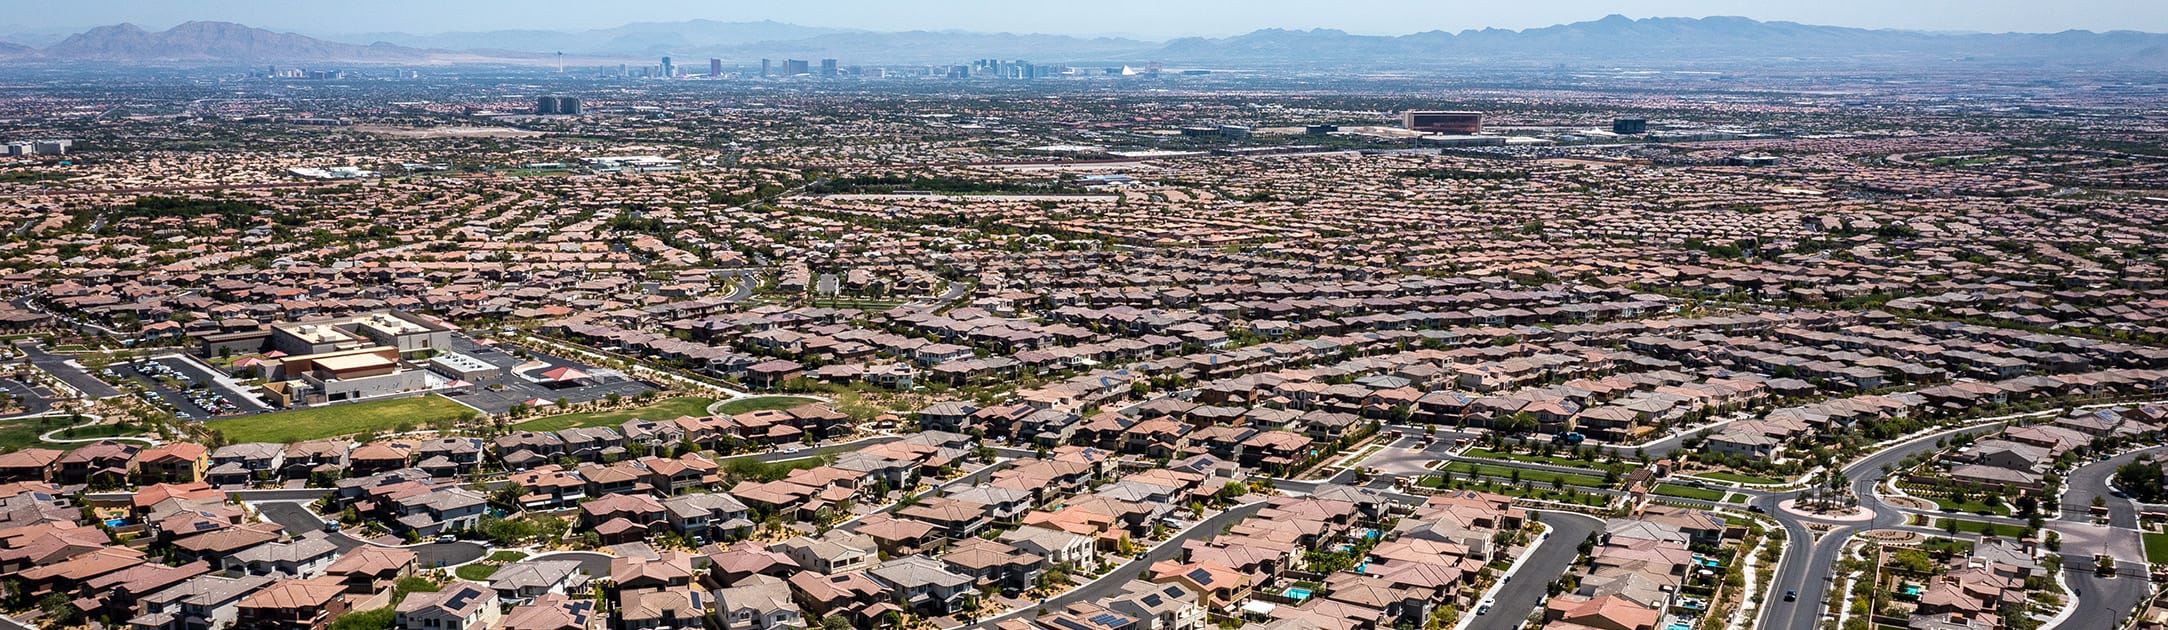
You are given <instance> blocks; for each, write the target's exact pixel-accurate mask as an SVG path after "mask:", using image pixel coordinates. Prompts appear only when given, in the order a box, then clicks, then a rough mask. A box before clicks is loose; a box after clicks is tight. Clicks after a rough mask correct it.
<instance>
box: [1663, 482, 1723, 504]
mask: <svg viewBox="0 0 2168 630" xmlns="http://www.w3.org/2000/svg"><path fill="white" fill-rule="evenodd" d="M1649 491H1650V492H1654V493H1656V494H1659V495H1662V496H1667V497H1680V498H1685V499H1700V500H1703V501H1708V502H1711V503H1714V502H1718V501H1722V500H1724V495H1726V494H1730V493H1727V492H1724V491H1722V490H1711V489H1708V488H1695V487H1691V486H1681V485H1675V484H1668V483H1659V484H1656V487H1655V488H1652V489H1650V490H1649Z"/></svg>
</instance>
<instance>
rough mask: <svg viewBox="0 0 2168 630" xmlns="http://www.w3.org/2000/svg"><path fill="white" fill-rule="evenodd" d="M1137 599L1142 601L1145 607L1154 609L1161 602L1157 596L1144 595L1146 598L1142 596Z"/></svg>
mask: <svg viewBox="0 0 2168 630" xmlns="http://www.w3.org/2000/svg"><path fill="white" fill-rule="evenodd" d="M1137 599H1138V601H1142V602H1144V605H1146V606H1155V607H1156V606H1158V605H1159V602H1160V601H1161V600H1160V599H1159V596H1158V595H1146V596H1143V597H1139V598H1137Z"/></svg>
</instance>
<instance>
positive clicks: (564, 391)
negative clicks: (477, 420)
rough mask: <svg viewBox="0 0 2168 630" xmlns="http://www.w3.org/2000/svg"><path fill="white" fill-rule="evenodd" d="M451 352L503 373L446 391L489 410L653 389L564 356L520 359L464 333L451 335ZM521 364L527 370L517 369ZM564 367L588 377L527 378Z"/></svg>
mask: <svg viewBox="0 0 2168 630" xmlns="http://www.w3.org/2000/svg"><path fill="white" fill-rule="evenodd" d="M452 351H453V352H457V353H460V354H464V355H467V356H470V357H474V358H476V359H480V360H481V361H483V362H486V363H489V364H490V365H492V366H495V367H496V368H497V369H499V370H501V371H502V372H503V375H501V376H499V377H497V378H493V379H484V380H480V381H477V382H475V384H474V385H475V386H474V387H471V388H468V390H469V391H467V392H464V393H447V394H448V395H450V396H451V398H452V399H453V400H457V401H459V402H462V403H466V404H467V405H468V406H472V407H474V408H476V409H480V410H482V411H485V412H489V413H504V412H505V411H506V410H509V409H511V408H513V407H517V406H519V405H521V404H524V403H526V402H527V401H530V400H534V399H537V398H539V399H542V400H547V401H550V402H556V401H557V399H560V398H562V399H564V400H565V402H568V403H582V402H588V401H593V400H601V399H603V398H607V397H609V395H610V394H617V395H619V396H625V397H631V396H637V395H640V394H642V393H645V392H648V391H653V390H654V389H656V388H655V387H654V386H652V385H649V384H647V383H644V382H641V381H638V380H634V379H632V378H631V377H628V376H625V375H624V374H621V373H619V372H616V371H614V370H608V369H603V368H599V367H595V366H592V365H588V364H585V363H580V362H577V361H573V360H570V359H566V358H563V357H558V356H553V355H547V354H538V353H530V355H529V358H524V359H523V358H520V357H518V356H514V355H512V353H509V352H506V351H504V350H501V349H498V348H497V347H495V346H489V345H483V344H479V343H476V342H475V341H474V340H473V339H469V338H467V337H466V336H464V335H453V336H452ZM522 366H524V367H526V369H520V368H521V367H522ZM566 367H569V368H572V369H574V370H579V371H580V372H583V373H586V374H588V375H589V376H590V377H589V378H586V379H581V380H579V381H577V382H574V383H572V384H565V385H550V384H544V383H541V382H537V381H535V380H531V379H530V378H529V377H533V376H535V375H537V374H540V373H543V372H548V371H550V370H553V369H557V368H566Z"/></svg>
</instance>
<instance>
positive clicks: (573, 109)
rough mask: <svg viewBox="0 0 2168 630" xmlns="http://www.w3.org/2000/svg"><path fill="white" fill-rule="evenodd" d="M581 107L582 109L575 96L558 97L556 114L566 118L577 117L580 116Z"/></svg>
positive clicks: (578, 98) (578, 99)
mask: <svg viewBox="0 0 2168 630" xmlns="http://www.w3.org/2000/svg"><path fill="white" fill-rule="evenodd" d="M582 107H583V106H582V105H580V97H577V96H560V97H557V113H559V114H564V115H566V116H578V115H580V112H581V111H582Z"/></svg>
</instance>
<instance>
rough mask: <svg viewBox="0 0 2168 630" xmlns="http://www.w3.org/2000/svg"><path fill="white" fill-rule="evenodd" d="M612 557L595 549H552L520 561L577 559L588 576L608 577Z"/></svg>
mask: <svg viewBox="0 0 2168 630" xmlns="http://www.w3.org/2000/svg"><path fill="white" fill-rule="evenodd" d="M612 557H613V556H611V555H609V554H606V553H596V552H593V551H552V552H549V553H542V554H535V555H533V556H529V557H527V559H525V560H521V561H519V563H527V562H534V561H537V560H576V561H578V562H579V563H580V570H581V571H586V572H587V576H588V577H594V578H606V577H610V558H612ZM519 563H515V564H519Z"/></svg>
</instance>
